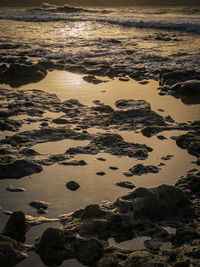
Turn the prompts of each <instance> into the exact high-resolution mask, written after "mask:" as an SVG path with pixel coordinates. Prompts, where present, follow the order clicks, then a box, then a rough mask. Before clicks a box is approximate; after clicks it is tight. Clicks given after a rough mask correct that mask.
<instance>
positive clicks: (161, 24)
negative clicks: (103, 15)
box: [99, 20, 200, 34]
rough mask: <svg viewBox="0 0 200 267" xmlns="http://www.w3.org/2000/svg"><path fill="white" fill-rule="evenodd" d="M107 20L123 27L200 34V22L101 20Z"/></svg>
mask: <svg viewBox="0 0 200 267" xmlns="http://www.w3.org/2000/svg"><path fill="white" fill-rule="evenodd" d="M100 21H101V22H106V23H110V24H115V25H119V26H123V27H135V28H148V29H150V28H151V29H160V30H178V31H185V32H193V33H197V34H200V23H197V22H196V23H189V22H182V23H175V22H169V21H158V20H155V21H145V20H139V21H132V20H126V21H117V20H99V22H100Z"/></svg>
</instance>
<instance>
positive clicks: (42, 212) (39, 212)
mask: <svg viewBox="0 0 200 267" xmlns="http://www.w3.org/2000/svg"><path fill="white" fill-rule="evenodd" d="M37 212H38V214H46V213H47V210H45V209H43V208H40V209H38V211H37Z"/></svg>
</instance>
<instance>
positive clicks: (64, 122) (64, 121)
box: [52, 118, 68, 124]
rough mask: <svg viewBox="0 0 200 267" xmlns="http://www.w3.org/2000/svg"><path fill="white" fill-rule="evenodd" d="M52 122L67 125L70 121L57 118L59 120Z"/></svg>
mask: <svg viewBox="0 0 200 267" xmlns="http://www.w3.org/2000/svg"><path fill="white" fill-rule="evenodd" d="M52 122H53V123H56V124H67V123H68V120H66V119H63V118H57V119H53V120H52Z"/></svg>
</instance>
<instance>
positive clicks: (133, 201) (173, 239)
mask: <svg viewBox="0 0 200 267" xmlns="http://www.w3.org/2000/svg"><path fill="white" fill-rule="evenodd" d="M198 178H199V172H197V171H191V172H189V173H188V174H187V175H186V176H185V177H182V178H180V180H178V182H177V184H176V187H173V186H168V185H161V186H159V187H156V188H151V189H146V188H138V189H136V190H135V191H133V192H131V193H129V194H128V195H126V196H123V197H121V198H119V199H117V200H116V201H115V202H114V203H107V204H106V205H104V204H102V205H100V206H99V205H89V206H87V207H86V208H84V209H81V210H77V211H76V212H74V213H72V214H68V215H62V216H61V217H60V220H61V222H62V223H63V225H64V228H63V229H62V230H61V229H52V228H49V229H47V230H46V231H45V232H44V234H43V235H42V237H41V238H40V239H39V240H38V241H37V242H36V245H35V248H36V251H37V252H38V253H39V254H40V255H41V258H42V260H43V261H44V262H48V261H49V260H51V261H52V262H54V263H55V265H58V264H61V262H62V261H63V260H64V259H66V258H74V257H75V258H77V259H78V260H79V261H80V262H81V263H83V264H86V265H87V266H90V265H91V264H94V265H95V266H113V264H114V265H115V266H135V264H136V263H137V264H140V265H141V266H157V264H159V266H179V265H180V264H183V262H189V263H190V264H193V265H194V266H198V264H199V261H200V258H199V256H198V246H199V236H200V232H199V228H198V225H199V210H198V208H199V202H198V201H197V198H198V197H199V196H198V192H196V191H193V189H192V187H190V189H189V188H188V185H189V183H191V180H192V179H198ZM193 182H194V183H195V181H193ZM188 190H190V193H188ZM197 196H198V197H197ZM172 225H173V227H175V228H176V231H175V232H174V231H173V233H170V232H167V231H166V230H165V229H164V227H166V226H172ZM186 229H187V230H186ZM186 232H187V236H185V235H186ZM47 234H48V235H47ZM55 234H56V236H57V237H56V238H55V236H54V235H55ZM138 235H139V236H149V237H150V238H151V240H150V241H148V242H146V243H145V244H146V250H144V249H143V250H141V251H130V250H123V249H119V248H115V247H109V246H107V245H106V242H105V241H106V240H108V239H109V238H110V237H114V238H115V239H116V240H118V242H121V241H125V240H128V239H130V236H133V237H134V236H138ZM188 238H189V239H188ZM51 240H52V241H51ZM55 240H57V241H56V243H55ZM119 240H121V241H119ZM189 240H190V242H188V241H189ZM50 241H51V242H50ZM169 242H170V244H171V248H170V250H167V251H165V252H164V251H163V252H162V253H160V252H161V248H162V245H163V244H165V243H169ZM54 244H55V245H54ZM54 246H55V248H54ZM52 249H54V250H55V251H56V253H54V254H53V255H54V256H53V258H52V254H51V253H50V251H51V250H52ZM44 255H45V256H44ZM56 263H57V264H56ZM140 265H139V266H140Z"/></svg>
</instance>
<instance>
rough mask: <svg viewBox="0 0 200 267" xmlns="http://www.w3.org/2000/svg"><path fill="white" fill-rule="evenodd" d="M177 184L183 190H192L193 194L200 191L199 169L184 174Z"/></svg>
mask: <svg viewBox="0 0 200 267" xmlns="http://www.w3.org/2000/svg"><path fill="white" fill-rule="evenodd" d="M176 186H177V187H178V188H180V189H182V190H183V191H186V192H188V190H190V191H191V192H192V193H193V194H199V193H200V172H199V171H198V170H195V169H194V170H191V171H189V172H188V173H187V175H185V176H182V177H181V178H180V179H179V180H178V181H177V182H176Z"/></svg>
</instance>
